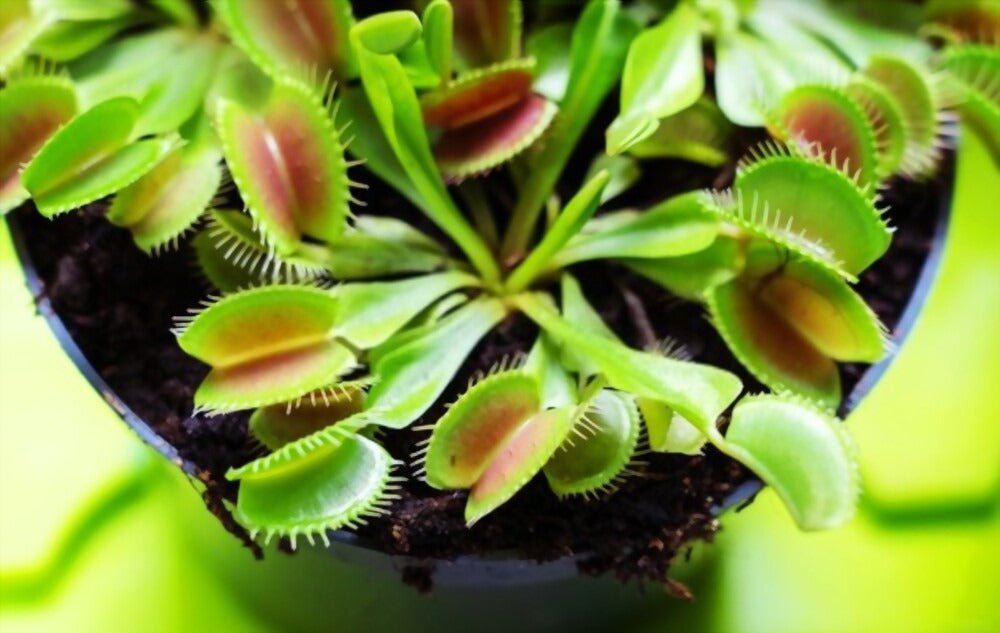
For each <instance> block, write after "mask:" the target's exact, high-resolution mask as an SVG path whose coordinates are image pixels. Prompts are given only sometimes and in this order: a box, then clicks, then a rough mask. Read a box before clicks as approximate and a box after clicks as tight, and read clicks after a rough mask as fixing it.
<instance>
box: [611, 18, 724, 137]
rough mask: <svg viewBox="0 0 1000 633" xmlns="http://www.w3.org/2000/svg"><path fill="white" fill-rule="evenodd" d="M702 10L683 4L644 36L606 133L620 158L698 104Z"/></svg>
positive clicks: (632, 52) (631, 56) (632, 53)
mask: <svg viewBox="0 0 1000 633" xmlns="http://www.w3.org/2000/svg"><path fill="white" fill-rule="evenodd" d="M700 20H701V18H700V16H699V15H698V11H697V10H696V9H695V8H694V7H692V6H691V5H688V4H685V3H681V4H678V5H677V7H676V8H675V9H674V10H673V11H672V12H671V13H670V14H669V15H668V16H667V17H666V18H664V19H663V21H662V22H660V23H659V24H657V25H656V26H654V27H652V28H649V29H647V30H645V31H643V32H642V33H641V34H639V35H638V36H637V37H636V38H635V39H634V40H633V41H632V45H631V47H630V48H629V52H628V58H627V59H626V60H625V69H624V71H623V73H622V92H621V109H620V114H619V115H618V117H617V118H616V119H615V120H614V122H612V124H611V126H610V127H609V128H608V131H607V147H608V153H610V154H618V153H621V152H624V151H626V150H627V149H629V148H630V147H632V146H633V145H635V144H636V143H639V142H640V141H642V140H643V139H645V138H647V137H649V136H650V135H652V134H653V133H654V132H655V131H656V128H657V127H659V120H660V119H663V118H665V117H668V116H670V115H672V114H676V113H678V112H680V111H681V110H684V109H685V108H687V107H688V106H691V105H693V104H694V103H695V102H696V101H697V100H698V97H700V96H701V93H702V92H703V91H704V89H705V76H704V70H703V68H702V59H701V29H700Z"/></svg>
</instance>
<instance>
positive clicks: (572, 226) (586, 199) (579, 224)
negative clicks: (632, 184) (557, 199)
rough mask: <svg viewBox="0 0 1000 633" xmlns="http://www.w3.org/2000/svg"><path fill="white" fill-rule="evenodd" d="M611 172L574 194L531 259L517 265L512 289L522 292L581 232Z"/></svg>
mask: <svg viewBox="0 0 1000 633" xmlns="http://www.w3.org/2000/svg"><path fill="white" fill-rule="evenodd" d="M610 179H611V174H609V173H608V171H607V170H601V171H600V172H598V174H597V175H596V176H594V177H593V178H591V179H590V181H589V182H588V183H587V184H585V185H584V186H583V188H581V189H580V191H579V193H577V194H576V195H575V196H573V199H572V200H570V201H569V204H567V205H566V208H565V209H563V212H562V213H560V214H559V217H557V218H556V221H555V223H554V224H553V225H552V228H551V229H549V230H548V232H546V234H545V237H544V238H543V239H542V241H541V243H539V244H538V246H536V247H535V250H533V251H531V254H530V255H528V257H527V259H525V260H524V261H523V262H521V265H520V266H518V267H517V268H516V269H514V272H512V273H511V274H510V277H508V278H507V281H506V283H505V284H504V287H505V288H506V290H507V291H508V292H511V293H517V292H521V291H522V290H524V289H525V288H527V287H528V285H529V284H530V283H531V282H532V281H534V280H535V278H537V277H538V275H539V273H541V272H542V271H543V270H545V266H546V265H547V264H548V263H549V260H551V259H552V257H553V256H554V255H555V254H556V253H558V252H559V249H561V248H562V247H563V246H565V245H566V242H568V241H569V240H570V238H572V237H573V236H574V235H576V234H577V233H579V231H580V229H581V228H583V225H584V224H585V223H586V222H587V220H589V219H590V217H591V216H592V215H594V211H596V210H597V207H598V205H600V203H601V192H603V191H604V188H605V187H606V186H607V185H608V181H609V180H610Z"/></svg>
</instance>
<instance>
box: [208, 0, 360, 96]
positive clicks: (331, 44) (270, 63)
mask: <svg viewBox="0 0 1000 633" xmlns="http://www.w3.org/2000/svg"><path fill="white" fill-rule="evenodd" d="M217 7H218V8H217V10H218V12H219V15H220V16H221V17H222V18H223V20H225V22H226V25H227V26H228V27H229V33H230V35H231V36H232V38H233V40H234V41H235V42H236V43H237V44H238V45H239V46H240V48H242V49H243V50H245V51H246V52H247V54H248V55H249V56H250V58H251V59H253V61H254V63H256V64H257V65H258V66H260V67H261V68H263V69H264V70H266V71H267V72H268V73H269V74H271V75H272V76H278V75H280V74H285V75H287V74H288V73H293V74H294V73H304V72H308V71H312V70H313V69H314V70H315V72H317V73H319V74H320V75H323V74H324V73H326V72H332V73H333V74H334V76H336V77H340V78H344V77H346V76H347V74H348V72H349V56H350V45H349V42H348V33H349V31H350V28H351V26H352V24H353V22H354V18H353V16H352V14H351V4H350V2H348V1H347V0H287V1H286V0H282V1H281V2H274V1H273V0H220V1H219V2H218V3H217Z"/></svg>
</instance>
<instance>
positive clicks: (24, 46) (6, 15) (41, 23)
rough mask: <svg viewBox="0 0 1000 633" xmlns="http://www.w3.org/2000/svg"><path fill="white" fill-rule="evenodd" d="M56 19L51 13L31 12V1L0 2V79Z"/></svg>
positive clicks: (9, 0)
mask: <svg viewBox="0 0 1000 633" xmlns="http://www.w3.org/2000/svg"><path fill="white" fill-rule="evenodd" d="M56 18H57V16H56V15H55V14H54V13H52V12H51V11H49V12H36V11H33V10H32V7H31V0H5V1H4V2H0V77H6V76H7V74H8V72H9V71H10V70H11V69H12V68H15V67H16V66H17V65H18V63H19V62H20V61H21V58H22V57H23V55H24V53H25V52H26V51H27V50H28V48H29V47H30V46H31V43H32V42H34V41H35V39H36V38H37V37H38V36H39V35H41V34H42V33H43V32H44V31H45V30H46V29H47V28H49V26H51V25H52V24H53V23H54V22H55V20H56Z"/></svg>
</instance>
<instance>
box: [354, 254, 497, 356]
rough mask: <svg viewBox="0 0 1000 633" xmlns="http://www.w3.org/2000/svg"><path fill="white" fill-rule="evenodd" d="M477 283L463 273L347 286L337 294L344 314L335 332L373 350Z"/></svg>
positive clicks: (355, 343) (356, 344)
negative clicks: (437, 304)
mask: <svg viewBox="0 0 1000 633" xmlns="http://www.w3.org/2000/svg"><path fill="white" fill-rule="evenodd" d="M477 284H478V280H477V279H476V278H475V277H473V276H471V275H468V274H466V273H462V272H444V273H438V274H435V275H423V276H420V277H414V278H413V279H405V280H403V281H383V282H371V283H352V284H345V285H343V286H340V287H339V288H337V289H336V290H335V291H334V294H335V296H336V297H337V301H338V303H339V306H338V309H339V311H340V315H341V316H340V318H339V319H338V321H337V326H336V328H335V330H334V331H335V333H336V335H337V336H340V337H343V338H344V339H346V340H347V341H349V342H350V343H351V344H352V345H354V346H356V347H358V348H361V349H371V348H373V347H377V346H378V345H380V344H382V343H384V342H385V341H386V340H388V339H389V337H391V336H392V335H393V334H395V333H396V332H397V331H399V329H400V328H402V327H403V326H405V325H406V324H407V323H409V322H410V321H411V320H412V319H413V318H414V317H415V316H416V315H417V314H418V313H420V312H422V311H423V310H424V309H426V308H427V307H428V306H429V305H430V304H431V303H433V302H434V301H437V300H438V299H439V298H441V297H443V296H444V295H446V294H448V293H450V292H453V291H455V290H458V289H460V288H467V287H470V286H475V285H477Z"/></svg>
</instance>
